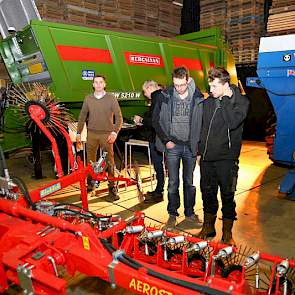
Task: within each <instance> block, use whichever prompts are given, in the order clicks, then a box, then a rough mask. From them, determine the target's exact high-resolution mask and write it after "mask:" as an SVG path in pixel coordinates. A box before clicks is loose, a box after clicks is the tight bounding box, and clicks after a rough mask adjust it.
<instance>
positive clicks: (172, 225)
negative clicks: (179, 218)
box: [164, 215, 176, 231]
mask: <svg viewBox="0 0 295 295" xmlns="http://www.w3.org/2000/svg"><path fill="white" fill-rule="evenodd" d="M175 225H176V216H175V215H169V218H168V220H167V222H166V224H165V225H164V229H166V230H168V231H169V230H170V231H171V230H173V229H174V228H175Z"/></svg>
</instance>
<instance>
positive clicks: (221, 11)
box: [200, 0, 227, 34]
mask: <svg viewBox="0 0 295 295" xmlns="http://www.w3.org/2000/svg"><path fill="white" fill-rule="evenodd" d="M226 11H227V1H221V0H201V1H200V28H201V30H202V29H207V28H210V27H214V26H218V27H220V28H221V29H222V33H223V34H224V32H225V16H226Z"/></svg>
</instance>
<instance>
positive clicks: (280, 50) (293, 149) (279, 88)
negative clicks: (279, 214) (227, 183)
mask: <svg viewBox="0 0 295 295" xmlns="http://www.w3.org/2000/svg"><path fill="white" fill-rule="evenodd" d="M257 75H258V77H252V78H247V86H251V87H258V88H264V89H265V90H266V91H267V94H268V96H269V98H270V100H271V102H272V105H273V108H274V112H275V114H276V117H277V123H276V133H275V137H274V143H273V150H272V159H273V161H274V162H277V163H280V164H284V165H287V166H289V167H290V168H293V169H292V170H291V171H290V172H289V173H288V174H287V175H286V176H285V178H284V179H283V181H282V183H281V184H280V192H282V193H286V194H287V195H288V196H289V197H292V198H293V197H294V198H295V169H294V167H295V34H293V35H284V36H275V37H264V38H261V39H260V46H259V55H258V63H257Z"/></svg>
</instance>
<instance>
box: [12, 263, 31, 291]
mask: <svg viewBox="0 0 295 295" xmlns="http://www.w3.org/2000/svg"><path fill="white" fill-rule="evenodd" d="M33 267H34V265H31V266H28V263H25V264H23V265H18V267H17V269H16V271H17V276H18V279H19V284H20V287H21V288H22V289H23V290H24V294H26V295H34V294H35V292H34V287H33V282H32V274H31V270H32V268H33Z"/></svg>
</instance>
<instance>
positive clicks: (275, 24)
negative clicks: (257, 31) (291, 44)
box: [267, 0, 295, 36]
mask: <svg viewBox="0 0 295 295" xmlns="http://www.w3.org/2000/svg"><path fill="white" fill-rule="evenodd" d="M286 34H295V0H288V1H287V0H273V1H272V6H271V9H270V10H269V17H268V22H267V35H268V36H276V35H286Z"/></svg>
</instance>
